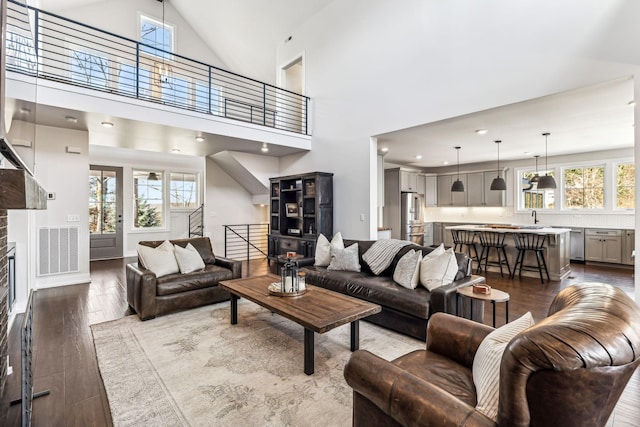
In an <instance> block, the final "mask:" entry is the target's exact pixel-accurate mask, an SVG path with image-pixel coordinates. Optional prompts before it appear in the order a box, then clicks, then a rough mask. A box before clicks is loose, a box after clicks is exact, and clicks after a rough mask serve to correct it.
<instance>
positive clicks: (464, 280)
mask: <svg viewBox="0 0 640 427" xmlns="http://www.w3.org/2000/svg"><path fill="white" fill-rule="evenodd" d="M374 242H375V240H347V239H345V240H344V245H345V247H347V246H350V245H352V244H353V243H358V256H359V259H360V265H361V267H362V271H360V272H353V271H335V270H327V269H326V268H325V267H316V266H313V265H309V266H305V268H304V269H305V271H306V273H307V274H306V281H307V283H309V284H311V285H315V286H320V287H322V288H326V289H330V290H332V291H335V292H340V293H343V294H346V295H350V296H352V297H355V298H360V299H362V300H365V301H369V302H372V303H375V304H379V305H380V306H381V307H382V311H381V312H380V313H378V314H374V315H372V316H368V317H367V318H365V319H364V320H366V321H369V322H371V323H375V324H377V325H380V326H383V327H385V328H388V329H391V330H394V331H396V332H400V333H401V334H405V335H409V336H412V337H414V338H418V339H421V340H425V338H426V336H425V334H426V331H427V321H428V320H429V317H430V316H431V315H432V314H433V313H437V312H445V313H453V314H455V313H457V307H456V289H458V288H461V287H465V286H471V285H472V284H474V283H484V282H485V278H484V277H482V276H474V275H472V274H471V268H472V263H471V262H470V261H469V258H468V257H467V255H465V254H463V253H458V252H456V259H457V260H458V273H457V275H456V278H455V281H454V282H453V283H451V284H449V285H446V286H442V287H440V288H437V289H435V290H433V291H432V292H429V291H428V290H427V289H426V288H424V287H423V286H420V285H418V287H417V288H416V289H407V288H404V287H402V286H400V285H398V284H397V283H396V282H394V281H393V272H394V270H395V268H396V265H397V264H398V261H399V260H400V258H402V256H403V255H404V254H405V253H407V252H408V251H410V250H411V249H416V250H421V251H422V254H423V255H426V254H427V253H429V252H431V251H432V250H433V249H434V248H433V247H425V246H418V245H409V246H405V247H403V248H402V249H401V250H400V251H399V252H398V254H397V255H396V256H395V257H394V259H393V261H392V262H391V265H390V266H389V267H388V268H387V269H386V270H385V271H383V272H382V273H381V274H380V275H377V276H376V275H375V274H373V273H372V272H371V270H370V269H369V267H368V265H367V263H366V262H365V261H364V260H363V259H362V255H363V254H364V253H365V252H366V251H367V250H368V249H369V248H370V247H371V245H372V244H373V243H374ZM308 263H309V264H312V263H313V259H310V260H309V262H308ZM460 315H461V316H463V317H467V318H468V317H472V318H473V319H474V320H477V321H479V322H482V321H483V318H484V304H482V303H475V304H473V314H470V304H469V301H468V300H467V299H466V298H462V299H461V303H460Z"/></svg>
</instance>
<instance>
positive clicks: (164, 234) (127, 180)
mask: <svg viewBox="0 0 640 427" xmlns="http://www.w3.org/2000/svg"><path fill="white" fill-rule="evenodd" d="M89 153H90V155H89V161H90V163H91V164H92V165H100V166H118V167H122V168H123V179H122V181H123V191H122V192H123V204H122V211H123V215H122V216H123V227H122V228H123V233H124V235H123V239H124V247H123V253H124V256H134V255H135V254H136V245H137V244H138V242H139V241H141V240H165V239H173V238H183V237H187V236H188V216H189V213H190V212H192V211H193V209H186V210H182V209H179V210H174V209H172V210H170V209H169V207H168V199H167V200H166V201H165V202H166V204H167V206H166V207H165V212H166V213H167V216H166V218H165V219H166V221H165V224H164V227H162V228H159V229H157V230H137V229H134V228H133V175H132V174H133V170H134V169H142V170H155V171H158V170H161V171H164V172H165V189H166V185H168V182H169V181H168V177H169V176H168V173H169V172H187V173H196V174H198V175H199V176H200V184H199V191H200V200H201V202H205V203H206V201H205V200H204V199H203V197H204V194H205V193H204V189H203V183H204V182H205V180H206V177H205V166H204V164H205V161H204V157H196V156H184V155H180V154H167V153H156V152H151V151H135V150H127V149H123V148H111V147H102V146H97V145H92V146H90V149H89ZM85 186H86V184H85ZM86 191H87V190H86V188H85V189H84V192H85V193H86ZM166 194H167V195H168V192H166ZM83 196H84V194H83ZM85 199H86V198H85ZM83 200H84V199H83ZM85 205H86V200H85ZM86 209H87V208H86V206H85V210H86ZM87 250H88V249H87Z"/></svg>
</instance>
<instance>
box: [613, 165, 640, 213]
mask: <svg viewBox="0 0 640 427" xmlns="http://www.w3.org/2000/svg"><path fill="white" fill-rule="evenodd" d="M635 173H636V170H635V165H634V164H633V163H619V164H617V165H616V204H615V206H616V209H635V190H636V186H635Z"/></svg>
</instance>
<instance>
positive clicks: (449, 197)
mask: <svg viewBox="0 0 640 427" xmlns="http://www.w3.org/2000/svg"><path fill="white" fill-rule="evenodd" d="M457 177H458V176H457V175H438V178H437V179H438V206H467V175H466V174H460V181H462V184H464V189H465V191H461V192H452V191H451V185H452V184H453V182H454V181H455V180H456V179H457Z"/></svg>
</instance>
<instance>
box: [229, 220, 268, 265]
mask: <svg viewBox="0 0 640 427" xmlns="http://www.w3.org/2000/svg"><path fill="white" fill-rule="evenodd" d="M223 227H224V256H225V258H231V259H235V260H238V261H250V260H254V259H264V258H266V257H267V246H268V241H267V235H268V234H269V224H235V225H223Z"/></svg>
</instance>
